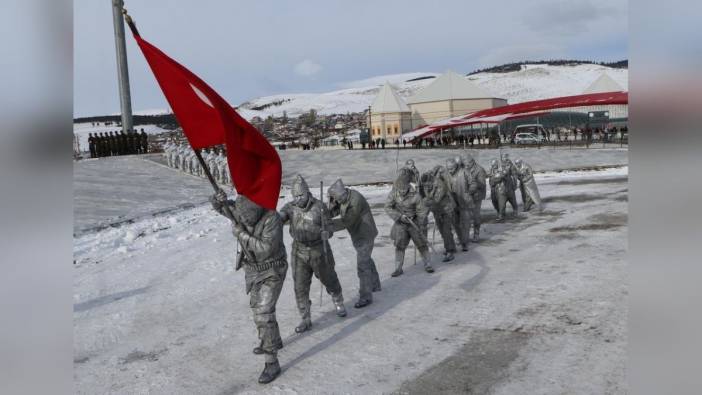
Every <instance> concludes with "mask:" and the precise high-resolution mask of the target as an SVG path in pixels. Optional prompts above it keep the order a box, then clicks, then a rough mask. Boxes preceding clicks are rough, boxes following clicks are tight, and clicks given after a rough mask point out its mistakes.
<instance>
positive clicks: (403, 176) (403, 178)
mask: <svg viewBox="0 0 702 395" xmlns="http://www.w3.org/2000/svg"><path fill="white" fill-rule="evenodd" d="M410 180H411V175H410V173H409V172H408V171H401V172H400V175H399V176H397V179H396V180H395V188H397V189H398V190H400V191H404V190H406V189H407V188H409V186H410Z"/></svg>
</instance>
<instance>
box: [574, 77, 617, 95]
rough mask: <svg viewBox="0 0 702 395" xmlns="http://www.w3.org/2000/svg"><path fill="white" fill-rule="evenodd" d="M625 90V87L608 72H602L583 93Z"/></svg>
mask: <svg viewBox="0 0 702 395" xmlns="http://www.w3.org/2000/svg"><path fill="white" fill-rule="evenodd" d="M623 91H624V89H623V88H622V87H621V86H620V85H619V84H617V82H616V81H615V80H613V79H612V77H610V76H609V75H607V73H602V75H600V76H599V77H597V79H596V80H595V81H594V82H593V83H592V84H590V86H588V87H587V88H586V89H585V90H584V91H583V94H589V93H604V92H623Z"/></svg>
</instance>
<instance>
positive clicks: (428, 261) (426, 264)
mask: <svg viewBox="0 0 702 395" xmlns="http://www.w3.org/2000/svg"><path fill="white" fill-rule="evenodd" d="M420 253H421V254H422V262H424V271H426V272H427V273H434V268H433V267H432V266H431V257H430V256H429V250H424V251H420Z"/></svg>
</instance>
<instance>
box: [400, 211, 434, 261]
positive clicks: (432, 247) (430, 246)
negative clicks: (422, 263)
mask: <svg viewBox="0 0 702 395" xmlns="http://www.w3.org/2000/svg"><path fill="white" fill-rule="evenodd" d="M405 217H406V218H407V221H408V222H409V224H410V225H412V227H413V228H414V229H415V230H416V231H417V233H418V234H419V237H421V238H422V239H424V240H422V241H424V242H425V243H426V244H427V245H428V246H429V248H430V249H431V252H433V253H435V254H437V252H436V250H435V249H434V246H433V245H431V244H429V240H427V238H426V237H424V233H422V230H421V229H420V228H419V226H417V224H415V223H414V221H412V219H411V218H410V217H407V216H405Z"/></svg>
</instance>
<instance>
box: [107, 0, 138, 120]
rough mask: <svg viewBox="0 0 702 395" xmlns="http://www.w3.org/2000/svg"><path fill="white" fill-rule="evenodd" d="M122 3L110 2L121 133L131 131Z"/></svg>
mask: <svg viewBox="0 0 702 395" xmlns="http://www.w3.org/2000/svg"><path fill="white" fill-rule="evenodd" d="M123 13H126V10H124V1H123V0H112V20H113V23H114V29H115V49H116V53H117V79H118V83H119V104H120V109H121V110H122V131H123V132H124V133H128V132H131V131H132V126H133V124H132V98H131V94H130V92H129V69H128V67H127V44H126V40H125V38H124V17H123V16H122V14H123Z"/></svg>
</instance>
